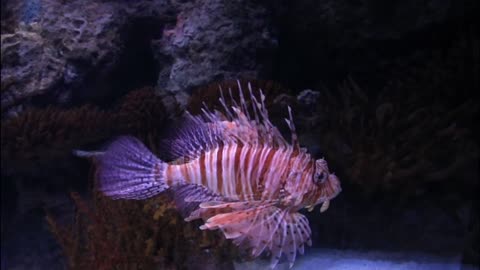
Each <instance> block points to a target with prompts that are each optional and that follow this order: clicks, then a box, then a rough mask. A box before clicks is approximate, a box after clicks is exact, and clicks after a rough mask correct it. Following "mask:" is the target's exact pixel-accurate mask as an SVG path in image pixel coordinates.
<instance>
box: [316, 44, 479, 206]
mask: <svg viewBox="0 0 480 270" xmlns="http://www.w3.org/2000/svg"><path fill="white" fill-rule="evenodd" d="M456 53H458V52H456V51H454V52H450V57H445V58H444V57H443V56H441V55H437V56H434V58H433V59H432V60H430V62H427V63H426V64H425V65H424V66H423V67H422V66H419V67H418V68H415V69H414V71H413V72H411V73H410V74H407V75H405V74H403V75H399V79H396V80H392V81H391V82H389V83H388V84H387V85H386V86H385V88H384V89H383V90H382V91H380V92H379V93H373V94H372V93H370V94H367V93H366V92H365V91H364V90H362V88H361V87H359V86H358V85H357V84H356V83H355V81H354V80H352V79H349V80H347V81H346V82H345V83H344V84H343V85H341V86H340V87H339V88H338V91H330V90H328V89H325V90H324V91H322V92H321V97H320V99H319V100H320V102H319V104H318V106H317V110H316V112H315V113H313V114H312V117H313V118H314V119H313V120H312V121H313V123H314V124H313V125H314V126H316V130H317V131H316V132H317V134H319V135H318V140H319V144H320V145H321V146H322V149H323V151H324V154H325V155H326V156H327V157H328V158H329V160H332V162H334V163H335V166H334V167H337V168H338V171H339V174H340V175H341V176H343V177H342V179H345V181H348V182H350V183H352V184H353V185H355V186H356V187H357V188H356V190H358V191H363V192H364V193H367V194H371V193H375V192H385V191H389V192H392V193H395V194H396V196H395V197H396V198H402V199H403V200H407V199H408V198H409V197H410V196H416V195H419V194H422V193H425V192H427V191H428V190H431V189H445V190H449V193H450V194H452V193H454V191H458V192H466V191H468V189H469V187H472V186H473V185H474V183H473V182H472V181H471V180H470V179H472V177H473V174H472V168H474V167H475V165H474V163H475V160H478V144H477V143H476V141H475V140H474V138H475V134H474V132H475V131H474V130H475V128H474V124H473V123H474V120H473V119H474V115H476V113H478V105H477V104H478V99H477V100H475V99H473V98H472V96H471V93H472V92H471V90H472V89H471V88H470V87H471V85H470V82H469V81H463V80H464V78H462V76H461V74H462V73H461V71H460V70H459V68H463V67H461V66H462V65H463V64H464V63H459V62H461V61H458V59H462V58H461V57H460V58H458V57H457V55H456Z"/></svg>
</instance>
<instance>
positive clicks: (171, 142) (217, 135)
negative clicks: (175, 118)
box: [163, 112, 228, 162]
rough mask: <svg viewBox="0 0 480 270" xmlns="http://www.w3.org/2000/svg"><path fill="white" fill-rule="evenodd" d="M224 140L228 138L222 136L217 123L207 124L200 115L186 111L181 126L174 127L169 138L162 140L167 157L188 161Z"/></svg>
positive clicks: (224, 141) (222, 142)
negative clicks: (193, 114)
mask: <svg viewBox="0 0 480 270" xmlns="http://www.w3.org/2000/svg"><path fill="white" fill-rule="evenodd" d="M212 120H214V121H216V119H212ZM226 142H228V138H225V137H224V136H223V134H222V130H221V129H220V128H219V127H218V125H212V124H209V123H207V122H205V121H204V120H203V119H202V118H201V117H199V116H192V115H190V114H189V113H188V112H187V115H186V116H185V117H184V119H183V121H182V124H181V126H180V127H178V128H176V130H175V131H174V132H173V135H171V136H170V138H168V139H165V140H163V146H164V147H163V148H164V149H163V150H164V152H165V154H167V155H168V158H169V159H172V160H177V162H180V161H179V159H184V160H185V161H188V160H190V159H194V158H196V157H198V156H199V155H200V154H201V153H203V152H205V151H208V150H210V149H213V148H215V147H218V146H219V145H221V144H224V143H226Z"/></svg>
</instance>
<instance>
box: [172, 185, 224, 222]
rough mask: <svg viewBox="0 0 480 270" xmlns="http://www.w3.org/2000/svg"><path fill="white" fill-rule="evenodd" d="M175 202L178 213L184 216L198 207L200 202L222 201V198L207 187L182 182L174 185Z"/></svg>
mask: <svg viewBox="0 0 480 270" xmlns="http://www.w3.org/2000/svg"><path fill="white" fill-rule="evenodd" d="M174 193H175V204H176V206H177V209H178V210H179V212H180V214H181V215H182V216H183V217H184V218H186V217H188V216H190V214H191V213H192V212H193V211H195V210H197V209H198V206H199V204H200V203H202V202H208V201H223V200H224V198H223V197H222V196H221V195H219V194H216V193H214V192H212V191H211V190H209V189H208V188H206V187H204V186H201V185H197V184H183V185H178V186H175V187H174Z"/></svg>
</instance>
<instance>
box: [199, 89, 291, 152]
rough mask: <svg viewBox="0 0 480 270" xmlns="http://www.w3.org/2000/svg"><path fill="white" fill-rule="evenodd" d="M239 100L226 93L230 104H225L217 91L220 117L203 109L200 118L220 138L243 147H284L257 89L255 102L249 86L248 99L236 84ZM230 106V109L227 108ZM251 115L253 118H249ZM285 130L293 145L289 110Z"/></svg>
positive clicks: (215, 112)
mask: <svg viewBox="0 0 480 270" xmlns="http://www.w3.org/2000/svg"><path fill="white" fill-rule="evenodd" d="M237 85H238V89H237V90H238V97H239V100H238V102H239V103H237V100H236V99H235V98H234V95H233V92H232V89H231V88H229V89H228V95H229V96H230V101H229V102H227V99H226V97H225V93H224V91H223V89H222V88H221V87H219V90H220V98H219V102H220V104H221V105H222V106H223V109H224V111H225V112H224V113H220V112H218V111H211V110H209V109H208V108H207V107H206V106H205V107H204V108H203V109H202V112H203V114H202V117H203V119H205V120H207V121H208V122H211V123H214V124H216V126H217V128H218V129H219V130H221V132H222V133H223V138H234V139H235V140H239V141H241V142H242V143H244V144H267V145H271V146H274V147H286V146H288V145H289V143H288V142H287V141H286V140H285V138H283V136H282V135H281V134H280V131H279V130H278V129H277V128H276V127H275V126H274V125H273V124H272V123H271V122H270V119H269V116H268V111H267V108H266V106H265V95H264V94H263V92H262V90H261V89H259V97H260V98H259V99H257V97H256V96H255V95H254V93H253V90H252V86H251V84H250V83H249V84H248V94H247V95H248V96H249V98H246V96H245V93H244V91H243V89H242V87H241V84H240V81H237ZM228 104H231V105H232V106H230V107H229V106H228ZM250 112H252V113H253V115H251V114H250ZM289 115H290V123H289V128H290V130H291V131H292V142H294V143H297V139H296V138H297V136H296V134H295V127H294V125H293V120H292V116H291V111H290V110H289Z"/></svg>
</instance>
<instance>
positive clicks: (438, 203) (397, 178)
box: [1, 0, 480, 269]
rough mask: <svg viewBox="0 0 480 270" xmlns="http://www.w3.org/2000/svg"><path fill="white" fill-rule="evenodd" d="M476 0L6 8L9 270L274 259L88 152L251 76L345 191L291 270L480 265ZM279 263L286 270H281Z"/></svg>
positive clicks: (237, 264)
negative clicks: (135, 195) (120, 179)
mask: <svg viewBox="0 0 480 270" xmlns="http://www.w3.org/2000/svg"><path fill="white" fill-rule="evenodd" d="M478 14H480V8H479V2H478V1H476V0H470V1H468V0H463V1H453V0H426V1H414V0H406V1H398V0H393V1H382V0H299V1H286V0H279V1H273V0H263V1H253V0H233V1H221V0H193V1H175V0H139V1H125V0H98V1H94V0H90V1H88V0H23V1H22V0H1V269H264V268H265V267H267V266H268V258H267V257H265V258H260V259H257V260H255V261H250V260H247V259H246V258H244V257H243V256H241V254H240V252H239V251H238V250H237V248H236V247H235V246H234V245H233V244H232V243H231V242H230V241H228V240H226V239H224V237H223V235H222V234H220V233H218V232H216V231H201V230H199V229H198V227H199V226H200V225H201V222H198V221H197V222H191V223H186V222H184V221H183V218H182V217H181V216H180V215H179V213H178V212H177V211H176V209H175V206H174V203H173V201H172V199H171V194H168V193H167V194H162V195H160V196H157V197H155V198H151V199H149V200H146V201H128V200H117V201H113V200H110V199H108V198H106V197H104V196H103V195H102V194H100V193H99V192H98V191H97V190H96V189H95V177H94V175H95V168H94V167H93V166H92V163H91V162H90V161H89V160H88V159H83V158H79V157H77V156H75V155H74V154H73V153H74V151H75V150H96V149H99V148H100V147H101V146H103V145H104V144H105V143H107V142H109V141H111V140H112V139H113V138H115V137H116V136H119V135H124V134H130V135H134V136H136V137H138V138H139V139H141V140H142V141H143V142H144V143H145V144H146V145H147V146H148V147H149V148H150V149H151V150H152V151H154V152H155V153H156V154H158V155H159V156H161V155H162V151H161V148H160V141H161V139H162V138H163V137H164V136H165V134H167V133H168V131H169V130H168V129H169V126H170V125H171V123H172V122H175V120H176V119H178V117H180V115H182V113H183V112H184V111H185V110H187V109H188V110H189V111H190V112H192V113H199V112H200V108H201V106H202V104H203V103H206V104H207V105H208V106H211V107H215V106H218V96H219V92H218V86H219V85H221V86H222V87H223V88H224V89H226V88H229V87H232V88H236V87H237V86H236V85H237V81H236V80H239V81H240V83H241V84H242V85H243V86H246V85H247V83H248V82H250V83H251V84H252V86H253V87H254V88H256V89H258V88H261V89H263V90H264V92H265V93H266V95H267V100H266V101H267V107H268V108H269V112H270V117H271V118H272V122H273V123H274V124H276V125H277V126H278V127H279V129H281V131H284V132H286V131H288V128H287V126H286V125H285V123H284V121H283V118H284V117H287V110H286V107H287V105H289V106H291V107H292V109H293V112H294V120H295V124H296V126H297V133H298V135H299V141H300V144H301V145H302V146H305V147H307V148H308V149H309V151H310V153H312V154H313V155H314V156H315V157H316V158H320V157H325V159H326V160H328V162H329V167H330V169H331V170H332V171H334V172H335V173H336V174H337V175H338V177H339V179H340V181H341V183H342V189H343V191H342V192H341V193H340V195H339V196H338V197H337V198H335V199H334V200H333V201H332V203H331V205H330V208H329V210H328V211H326V212H325V213H322V214H320V213H319V211H318V209H317V210H316V211H313V212H311V213H309V212H306V211H305V212H303V211H302V213H303V214H305V215H306V216H307V218H308V219H309V222H310V226H311V228H312V241H313V247H312V248H308V249H307V250H306V252H305V255H303V256H299V257H298V260H297V262H296V264H295V265H294V267H293V269H479V264H480V262H479V256H480V251H479V249H480V244H479V240H478V239H480V235H479V229H480V224H479V223H480V220H479V216H478V212H479V204H478V203H479V195H480V190H479V182H478V169H479V168H478V165H479V160H478V158H479V147H478V137H479V132H478V109H479V98H478V90H479V89H480V87H479V77H480V76H479V74H480V37H479V34H478V33H479V32H480V31H479V30H480V28H479V24H478V22H477V20H476V19H475V18H476V17H477V16H478ZM278 269H288V263H285V264H280V265H279V267H278Z"/></svg>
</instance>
